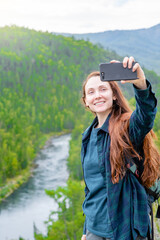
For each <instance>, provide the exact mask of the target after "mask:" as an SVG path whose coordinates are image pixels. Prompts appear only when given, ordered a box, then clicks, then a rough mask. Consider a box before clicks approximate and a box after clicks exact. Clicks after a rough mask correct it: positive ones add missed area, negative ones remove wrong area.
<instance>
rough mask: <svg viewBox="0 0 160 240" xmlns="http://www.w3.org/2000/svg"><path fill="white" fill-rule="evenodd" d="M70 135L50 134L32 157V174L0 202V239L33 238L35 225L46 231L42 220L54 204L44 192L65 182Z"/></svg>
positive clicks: (29, 239)
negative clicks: (35, 155)
mask: <svg viewBox="0 0 160 240" xmlns="http://www.w3.org/2000/svg"><path fill="white" fill-rule="evenodd" d="M70 137H71V136H70V134H67V135H63V136H59V137H55V138H51V139H50V140H49V141H48V143H47V144H46V146H45V147H44V148H43V149H42V150H41V151H40V152H39V154H38V155H37V157H36V159H35V163H36V165H37V167H36V168H35V169H34V171H33V177H31V178H30V179H29V181H28V182H27V183H26V184H24V185H23V186H21V187H20V188H19V189H18V190H16V191H15V192H14V193H13V194H12V195H11V196H10V197H8V198H7V199H6V200H5V201H4V202H3V203H1V204H0V240H11V239H12V240H13V239H14V240H15V239H16V240H17V239H19V237H23V238H24V239H25V240H33V239H34V225H35V226H36V228H37V229H38V230H39V231H40V232H41V233H43V234H46V233H47V227H46V225H45V223H44V221H47V220H48V217H49V214H50V212H51V211H55V210H56V209H57V204H56V203H55V201H54V200H53V199H52V198H50V197H49V196H47V195H46V194H45V189H56V188H57V187H58V186H66V181H67V179H68V176H69V173H68V171H67V166H66V159H67V158H68V155H69V140H70ZM55 218H56V216H55Z"/></svg>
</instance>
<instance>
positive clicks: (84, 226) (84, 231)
mask: <svg viewBox="0 0 160 240" xmlns="http://www.w3.org/2000/svg"><path fill="white" fill-rule="evenodd" d="M86 231H87V229H86V218H85V221H84V225H83V235H86Z"/></svg>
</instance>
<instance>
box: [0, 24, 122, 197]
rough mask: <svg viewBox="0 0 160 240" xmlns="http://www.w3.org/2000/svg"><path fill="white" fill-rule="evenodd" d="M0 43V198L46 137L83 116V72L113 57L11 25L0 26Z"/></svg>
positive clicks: (82, 43)
mask: <svg viewBox="0 0 160 240" xmlns="http://www.w3.org/2000/svg"><path fill="white" fill-rule="evenodd" d="M0 46H1V48H0V85H1V88H0V199H1V198H3V197H4V196H6V195H7V194H8V192H10V190H11V188H17V187H18V186H19V184H21V183H22V182H23V181H24V179H25V180H26V177H24V178H23V176H25V175H27V176H28V171H29V169H30V168H31V167H32V166H33V160H34V158H35V155H36V154H37V152H38V151H39V148H40V146H42V145H43V144H44V141H45V140H46V137H47V136H48V135H50V134H52V135H53V134H55V133H57V132H62V131H63V132H64V131H71V130H72V129H73V128H74V126H75V122H76V118H75V116H76V117H77V118H80V116H81V115H83V114H84V109H83V108H82V107H81V103H80V90H81V85H82V81H83V80H84V78H85V76H86V74H88V73H89V72H90V71H92V70H95V69H97V68H98V65H99V62H101V61H110V60H111V59H112V58H118V56H117V55H116V54H115V53H113V52H111V51H105V50H104V49H102V48H101V49H100V48H98V47H97V46H93V44H91V43H90V42H86V41H84V40H79V41H76V40H74V39H73V38H66V37H63V36H55V35H52V34H50V33H47V32H46V33H42V32H37V31H34V30H29V29H26V28H19V27H16V26H12V27H4V28H0ZM19 177H20V178H19ZM15 178H16V180H15ZM13 179H14V180H15V181H12V180H13ZM11 181H12V182H13V184H11V185H14V186H11V185H10V182H11ZM17 181H18V185H17Z"/></svg>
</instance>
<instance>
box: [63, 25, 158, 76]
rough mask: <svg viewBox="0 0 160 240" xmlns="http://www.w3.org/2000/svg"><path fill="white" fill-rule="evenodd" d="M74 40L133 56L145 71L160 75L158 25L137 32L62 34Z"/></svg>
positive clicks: (116, 31)
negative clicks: (152, 71)
mask: <svg viewBox="0 0 160 240" xmlns="http://www.w3.org/2000/svg"><path fill="white" fill-rule="evenodd" d="M62 35H65V36H74V37H75V39H85V40H89V41H91V42H92V43H94V44H100V45H102V46H103V47H104V48H106V49H111V50H115V51H116V52H117V53H118V54H119V55H121V56H125V55H131V56H132V55H133V56H136V60H137V61H139V62H140V63H141V64H143V65H144V67H146V68H147V69H150V70H154V71H156V72H157V73H158V74H160V57H159V54H160V40H159V39H160V24H158V25H155V26H153V27H151V28H146V29H138V30H114V31H105V32H98V33H86V34H65V33H64V34H63V33H62Z"/></svg>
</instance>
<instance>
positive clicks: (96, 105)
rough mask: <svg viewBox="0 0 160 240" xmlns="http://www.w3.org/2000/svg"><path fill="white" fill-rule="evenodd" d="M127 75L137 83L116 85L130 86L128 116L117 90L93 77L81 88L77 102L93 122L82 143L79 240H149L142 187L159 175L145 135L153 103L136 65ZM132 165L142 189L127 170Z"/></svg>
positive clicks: (158, 162)
mask: <svg viewBox="0 0 160 240" xmlns="http://www.w3.org/2000/svg"><path fill="white" fill-rule="evenodd" d="M114 62H117V61H115V60H113V61H111V63H114ZM133 62H134V58H133V57H130V58H128V57H125V58H124V60H123V67H124V68H126V67H128V68H132V64H133ZM132 71H137V77H138V79H136V80H134V81H123V80H122V81H121V83H122V84H124V83H132V84H133V88H134V91H135V98H136V110H135V111H134V112H133V113H132V111H131V109H130V108H129V106H128V104H127V101H126V99H125V98H124V96H123V94H122V92H121V90H120V88H119V87H118V84H117V83H116V82H114V81H113V82H102V81H101V80H100V74H99V72H93V73H91V74H90V75H89V76H88V77H87V79H86V81H85V82H84V84H83V96H82V100H83V102H84V104H85V106H86V107H87V108H88V109H89V110H90V111H92V112H93V113H94V114H95V115H96V118H95V119H94V121H93V123H92V124H91V125H90V126H89V128H87V129H86V130H85V132H84V133H83V137H82V151H81V160H82V168H83V174H84V180H85V184H86V187H85V200H84V203H83V212H84V214H85V216H86V219H85V223H84V231H83V236H82V238H81V240H86V239H87V240H103V239H111V240H113V239H114V240H131V239H133V240H135V239H137V240H138V239H150V234H149V233H150V219H149V207H148V197H147V194H146V192H145V190H144V187H143V186H142V184H143V185H144V186H147V187H150V186H151V185H152V184H153V183H154V181H155V180H156V179H157V177H158V176H159V175H160V172H159V167H160V156H159V154H158V151H157V150H156V148H155V147H154V144H153V142H152V136H153V130H151V129H152V127H153V123H154V119H155V115H156V105H157V100H156V98H155V96H154V93H153V92H152V88H151V84H150V83H149V82H148V81H147V80H146V78H145V75H144V72H143V70H142V68H141V67H140V65H139V64H138V63H136V64H135V65H134V67H133V68H132ZM133 163H135V164H136V165H137V168H138V172H139V176H140V179H141V182H142V184H140V182H139V181H138V179H137V178H136V177H135V175H133V174H132V173H131V172H130V171H129V170H128V166H131V165H132V164H133Z"/></svg>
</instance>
